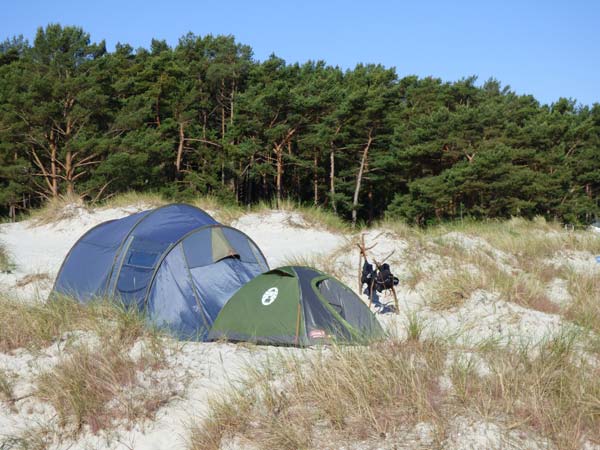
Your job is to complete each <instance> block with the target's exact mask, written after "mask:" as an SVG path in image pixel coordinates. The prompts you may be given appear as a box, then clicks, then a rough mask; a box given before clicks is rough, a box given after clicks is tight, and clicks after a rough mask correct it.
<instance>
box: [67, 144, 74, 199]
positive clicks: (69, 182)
mask: <svg viewBox="0 0 600 450" xmlns="http://www.w3.org/2000/svg"><path fill="white" fill-rule="evenodd" d="M74 171H75V169H74V167H73V153H71V150H69V151H68V152H67V154H66V156H65V181H66V182H67V195H68V196H71V195H73V193H74V191H75V189H74V186H73V185H74Z"/></svg>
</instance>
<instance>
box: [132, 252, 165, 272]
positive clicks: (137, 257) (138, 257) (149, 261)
mask: <svg viewBox="0 0 600 450" xmlns="http://www.w3.org/2000/svg"><path fill="white" fill-rule="evenodd" d="M157 259H158V253H148V252H140V251H132V252H131V253H130V254H129V259H128V260H127V264H128V265H130V266H135V267H147V268H152V267H154V264H155V263H156V260H157Z"/></svg>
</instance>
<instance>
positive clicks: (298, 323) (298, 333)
mask: <svg viewBox="0 0 600 450" xmlns="http://www.w3.org/2000/svg"><path fill="white" fill-rule="evenodd" d="M299 336H300V301H298V317H297V318H296V339H295V342H296V345H298V337H299Z"/></svg>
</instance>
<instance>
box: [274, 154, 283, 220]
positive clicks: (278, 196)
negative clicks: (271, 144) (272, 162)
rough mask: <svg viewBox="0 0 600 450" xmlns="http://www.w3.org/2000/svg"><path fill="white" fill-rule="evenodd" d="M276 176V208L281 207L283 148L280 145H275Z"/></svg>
mask: <svg viewBox="0 0 600 450" xmlns="http://www.w3.org/2000/svg"><path fill="white" fill-rule="evenodd" d="M275 157H276V161H277V162H276V165H277V166H276V167H277V177H276V182H275V186H276V193H275V196H276V197H275V198H276V200H277V209H279V208H281V179H282V176H283V148H282V146H281V145H278V146H276V147H275Z"/></svg>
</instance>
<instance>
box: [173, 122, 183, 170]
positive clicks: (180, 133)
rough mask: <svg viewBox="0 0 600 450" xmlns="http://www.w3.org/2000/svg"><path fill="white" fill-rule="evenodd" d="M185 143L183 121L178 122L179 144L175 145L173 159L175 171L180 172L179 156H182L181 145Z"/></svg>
mask: <svg viewBox="0 0 600 450" xmlns="http://www.w3.org/2000/svg"><path fill="white" fill-rule="evenodd" d="M184 143H185V128H184V126H183V122H181V123H179V145H178V146H177V159H176V160H175V167H176V168H177V173H179V172H181V158H182V157H183V145H184Z"/></svg>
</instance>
